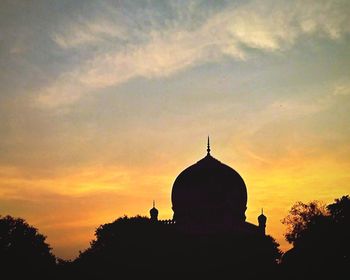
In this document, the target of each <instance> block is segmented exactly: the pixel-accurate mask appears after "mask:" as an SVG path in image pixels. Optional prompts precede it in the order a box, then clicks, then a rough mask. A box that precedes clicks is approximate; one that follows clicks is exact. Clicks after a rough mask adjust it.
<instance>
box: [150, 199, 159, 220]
mask: <svg viewBox="0 0 350 280" xmlns="http://www.w3.org/2000/svg"><path fill="white" fill-rule="evenodd" d="M155 206H156V203H155V201H154V200H153V208H152V209H151V210H150V211H149V213H150V215H151V221H152V222H157V221H158V210H157V208H156V207H155Z"/></svg>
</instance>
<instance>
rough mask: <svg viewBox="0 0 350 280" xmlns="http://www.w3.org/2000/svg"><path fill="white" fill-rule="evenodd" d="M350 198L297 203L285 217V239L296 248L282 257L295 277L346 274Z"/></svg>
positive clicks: (284, 266) (326, 276)
mask: <svg viewBox="0 0 350 280" xmlns="http://www.w3.org/2000/svg"><path fill="white" fill-rule="evenodd" d="M349 209H350V199H349V197H348V196H343V197H342V198H340V199H336V200H335V203H333V204H330V205H328V206H325V205H322V204H320V203H318V202H311V203H309V204H304V203H301V202H298V203H296V204H295V205H294V206H293V207H292V209H291V210H290V213H289V215H288V216H287V217H286V218H285V219H284V220H283V223H285V224H286V225H287V226H288V230H287V233H286V234H285V237H286V240H287V241H288V242H290V243H292V244H293V248H292V249H291V250H289V251H288V252H286V253H285V254H284V256H283V258H282V265H283V269H284V270H285V272H287V275H288V276H289V277H290V278H291V279H292V278H295V277H300V276H304V277H305V278H307V277H308V278H310V277H311V278H320V279H325V278H329V277H332V278H335V277H340V276H341V275H343V274H344V273H346V268H347V267H348V266H349V265H350V262H349V253H350V250H349V248H350V247H349V244H350V241H349V234H350V223H349V221H350V211H349Z"/></svg>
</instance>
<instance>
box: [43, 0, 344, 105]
mask: <svg viewBox="0 0 350 280" xmlns="http://www.w3.org/2000/svg"><path fill="white" fill-rule="evenodd" d="M348 6H349V5H348V4H346V3H345V2H344V3H341V2H335V1H327V2H322V3H321V2H319V1H309V2H306V3H305V2H301V1H297V2H283V3H282V2H279V3H273V2H269V1H268V2H264V4H262V3H261V2H259V1H252V2H249V3H248V4H242V5H240V6H232V7H227V8H226V9H224V10H222V11H218V12H215V13H212V14H209V16H208V17H207V18H205V19H204V20H203V22H201V24H196V25H194V26H188V24H181V22H179V19H176V18H175V19H172V20H171V21H170V23H168V24H166V25H164V26H163V27H162V26H161V25H160V24H154V21H156V20H157V19H156V18H150V19H149V22H151V24H150V28H149V29H145V30H144V31H142V32H137V31H135V30H134V28H132V29H130V26H128V25H127V24H125V25H124V26H122V25H121V23H118V24H117V23H116V21H113V20H107V19H105V18H104V19H94V20H91V21H89V20H88V19H84V20H80V21H79V22H78V23H75V24H73V23H72V25H71V26H70V28H68V29H67V30H66V31H64V32H62V33H58V32H55V33H53V35H52V38H53V40H54V41H55V42H56V44H57V45H58V46H59V47H61V48H62V49H69V48H78V47H80V46H82V45H89V44H93V45H97V46H99V48H97V49H100V51H98V50H97V51H92V52H91V53H89V56H88V58H87V59H86V60H85V61H81V63H78V64H77V65H76V66H75V69H73V70H72V71H68V72H65V73H62V74H61V75H60V76H59V77H58V78H57V79H56V81H54V82H53V83H52V84H50V85H48V86H46V87H44V88H42V89H41V90H40V91H39V97H38V99H37V101H38V103H39V104H40V105H41V106H44V107H50V108H51V107H56V106H60V105H65V104H70V103H74V102H76V101H77V100H79V99H80V98H81V97H82V96H83V95H84V94H87V93H90V92H93V91H96V90H99V89H101V88H106V87H110V86H115V85H118V84H121V83H124V82H126V81H128V80H130V79H132V78H135V77H144V78H158V77H166V76H169V75H172V74H174V73H177V72H179V71H183V70H185V69H187V68H190V67H193V66H196V65H201V64H203V63H207V62H218V61H221V60H222V59H224V58H225V57H230V58H232V59H238V60H245V59H248V58H249V53H250V52H249V50H250V49H256V50H260V51H262V52H274V51H284V50H286V49H288V48H289V47H291V46H292V45H293V44H295V43H296V41H297V39H298V38H300V37H301V36H303V35H305V36H311V35H312V34H313V35H317V36H324V37H328V38H330V39H338V38H340V37H341V36H343V34H345V33H347V32H349V29H350V28H349V26H350V19H349V17H348V16H347V12H346V11H347V10H348ZM182 8H183V7H182ZM192 10H193V9H192ZM193 12H195V10H193ZM116 13H117V12H115V13H114V14H116ZM116 38H117V40H115V39H116ZM113 40H115V41H113ZM110 41H112V42H113V44H111V42H110ZM106 44H108V47H106ZM101 50H102V51H101Z"/></svg>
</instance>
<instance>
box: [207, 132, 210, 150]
mask: <svg viewBox="0 0 350 280" xmlns="http://www.w3.org/2000/svg"><path fill="white" fill-rule="evenodd" d="M207 152H208V155H210V139H209V135H208V144H207Z"/></svg>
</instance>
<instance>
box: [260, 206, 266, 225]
mask: <svg viewBox="0 0 350 280" xmlns="http://www.w3.org/2000/svg"><path fill="white" fill-rule="evenodd" d="M266 220H267V217H266V216H265V215H264V210H263V209H261V214H260V215H259V217H258V222H259V224H266Z"/></svg>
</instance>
